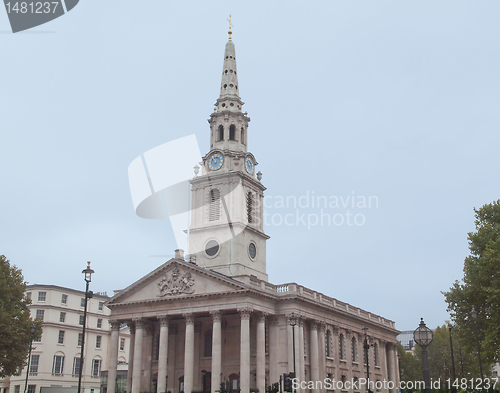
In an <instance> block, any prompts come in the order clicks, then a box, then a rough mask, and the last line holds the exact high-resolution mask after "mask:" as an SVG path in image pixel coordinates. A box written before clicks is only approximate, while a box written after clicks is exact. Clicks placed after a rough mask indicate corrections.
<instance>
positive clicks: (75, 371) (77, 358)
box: [72, 355, 81, 377]
mask: <svg viewBox="0 0 500 393" xmlns="http://www.w3.org/2000/svg"><path fill="white" fill-rule="evenodd" d="M80 364H81V363H80V355H77V356H75V357H74V358H73V371H72V374H73V376H74V377H76V376H77V375H78V374H80Z"/></svg>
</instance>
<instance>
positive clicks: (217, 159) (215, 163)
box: [208, 153, 224, 171]
mask: <svg viewBox="0 0 500 393" xmlns="http://www.w3.org/2000/svg"><path fill="white" fill-rule="evenodd" d="M222 164H224V157H222V155H221V154H219V153H215V154H214V155H212V157H210V158H209V159H208V167H209V168H210V169H211V170H212V171H217V170H219V169H220V168H221V167H222Z"/></svg>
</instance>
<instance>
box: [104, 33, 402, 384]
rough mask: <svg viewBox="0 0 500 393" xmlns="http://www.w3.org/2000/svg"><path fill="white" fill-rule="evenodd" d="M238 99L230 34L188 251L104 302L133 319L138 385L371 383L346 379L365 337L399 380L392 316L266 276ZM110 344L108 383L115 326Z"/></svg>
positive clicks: (356, 373) (132, 375)
mask: <svg viewBox="0 0 500 393" xmlns="http://www.w3.org/2000/svg"><path fill="white" fill-rule="evenodd" d="M242 107H243V102H242V101H241V99H240V97H239V86H238V78H237V69H236V54H235V48H234V44H233V42H232V40H231V35H230V38H229V41H228V43H227V44H226V48H225V53H224V65H223V71H222V81H221V90H220V96H219V98H218V100H217V102H216V104H215V109H214V112H213V113H212V114H211V115H210V119H209V124H210V151H209V152H208V153H207V154H206V155H205V157H203V161H202V163H200V164H201V173H200V174H199V175H198V170H195V173H196V176H195V177H194V178H193V180H192V181H191V184H192V213H191V227H190V230H189V252H190V255H189V256H186V258H184V255H183V252H182V250H176V256H175V258H173V259H171V260H169V261H168V262H166V263H165V264H163V265H162V266H160V267H158V268H157V269H156V270H154V271H153V272H151V273H150V274H148V275H147V276H145V277H143V278H142V279H140V280H139V281H137V282H135V283H133V284H132V285H130V286H129V287H128V288H126V289H124V290H122V291H120V292H119V293H118V294H117V295H115V296H114V297H113V298H112V299H110V300H109V301H108V302H107V306H108V307H109V308H110V309H111V319H112V320H114V321H115V322H116V323H115V326H118V325H119V324H120V323H127V324H128V325H129V326H130V328H131V340H130V345H131V346H130V358H131V361H130V363H129V374H128V379H129V381H128V386H131V392H132V393H139V392H155V391H156V392H158V393H163V392H166V391H170V392H186V393H191V392H193V391H204V392H215V391H218V390H219V388H220V383H221V382H222V381H225V382H228V385H229V386H230V388H232V389H233V390H235V391H236V390H237V389H239V390H240V391H241V392H242V393H249V392H250V391H256V390H257V389H258V391H259V392H261V393H262V392H265V389H266V387H267V386H269V385H271V384H273V383H275V382H278V381H279V380H280V375H282V374H284V373H289V372H293V371H294V370H295V372H296V375H297V378H298V380H299V381H324V380H325V379H326V378H329V379H331V380H335V381H343V382H346V384H345V385H344V386H343V387H342V386H339V385H338V384H336V385H335V386H333V387H332V388H331V389H327V387H328V386H326V385H325V384H321V383H319V384H316V385H315V386H314V389H312V391H315V392H316V391H323V392H324V391H326V390H329V391H337V392H339V393H340V392H341V391H350V392H352V391H360V390H363V391H364V390H366V388H365V387H359V386H358V385H354V387H353V386H351V384H352V382H356V381H358V380H360V379H362V378H364V377H366V372H367V368H366V364H365V363H366V362H365V358H364V350H363V341H364V339H365V337H367V340H368V342H369V343H370V347H369V349H368V362H369V363H368V364H369V371H370V379H371V380H372V381H374V382H375V381H379V382H380V383H382V382H383V381H384V380H385V381H392V382H396V383H397V381H398V378H399V372H398V362H397V356H396V343H397V341H396V336H397V334H398V331H397V330H396V329H395V326H394V322H393V321H391V320H388V319H386V318H383V317H381V316H378V315H374V314H372V313H369V312H367V311H364V310H361V309H359V308H357V307H353V306H350V305H349V304H347V303H344V302H342V301H339V300H337V299H334V298H331V297H329V296H326V295H324V294H321V293H318V292H316V291H314V290H312V289H308V288H305V287H303V286H301V285H299V284H297V283H285V284H280V285H275V284H272V283H270V282H268V276H267V273H266V241H267V239H268V238H269V237H268V236H267V235H266V234H265V233H264V229H263V220H262V217H263V197H264V191H265V187H264V185H263V184H262V182H261V179H262V175H261V173H260V172H258V173H257V174H256V173H255V167H256V165H257V161H256V159H255V157H254V156H253V155H252V154H251V153H250V152H249V151H248V150H247V146H248V144H247V142H248V140H249V139H250V134H249V133H248V123H249V121H250V119H249V117H248V116H247V113H246V112H243V110H242ZM294 262H295V263H310V261H304V260H301V259H300V258H299V257H297V261H294ZM292 324H294V326H292ZM363 328H365V330H363ZM366 328H367V330H366ZM365 333H366V335H365ZM110 345H111V348H110V354H111V358H110V362H109V370H108V372H109V379H108V391H113V389H114V386H113V380H114V376H115V375H116V365H117V361H116V359H117V356H116V355H117V353H118V345H119V342H118V332H117V330H112V334H111V343H110ZM385 386H386V385H384V386H382V387H381V388H380V389H377V388H375V389H374V388H372V390H381V391H387V390H388V389H387V388H386V387H385ZM396 386H397V385H396ZM396 386H395V389H396ZM309 387H310V385H308V386H305V385H304V384H302V386H301V387H299V388H298V389H297V391H299V392H304V391H306V390H309ZM395 389H394V391H396V390H395Z"/></svg>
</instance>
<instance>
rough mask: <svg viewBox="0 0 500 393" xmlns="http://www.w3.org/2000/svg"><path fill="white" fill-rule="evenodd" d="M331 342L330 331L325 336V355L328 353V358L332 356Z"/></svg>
mask: <svg viewBox="0 0 500 393" xmlns="http://www.w3.org/2000/svg"><path fill="white" fill-rule="evenodd" d="M330 340H331V333H330V331H329V330H327V331H326V335H325V353H326V357H330V356H331V353H330Z"/></svg>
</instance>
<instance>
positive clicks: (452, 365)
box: [448, 323, 457, 392]
mask: <svg viewBox="0 0 500 393" xmlns="http://www.w3.org/2000/svg"><path fill="white" fill-rule="evenodd" d="M451 328H452V326H451V323H450V324H449V325H448V331H449V332H450V352H451V373H452V376H453V383H455V380H456V378H457V377H456V375H455V359H454V357H453V339H452V338H451ZM452 386H453V385H452ZM451 390H452V392H454V391H456V387H455V386H453V387H452V389H451Z"/></svg>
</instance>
